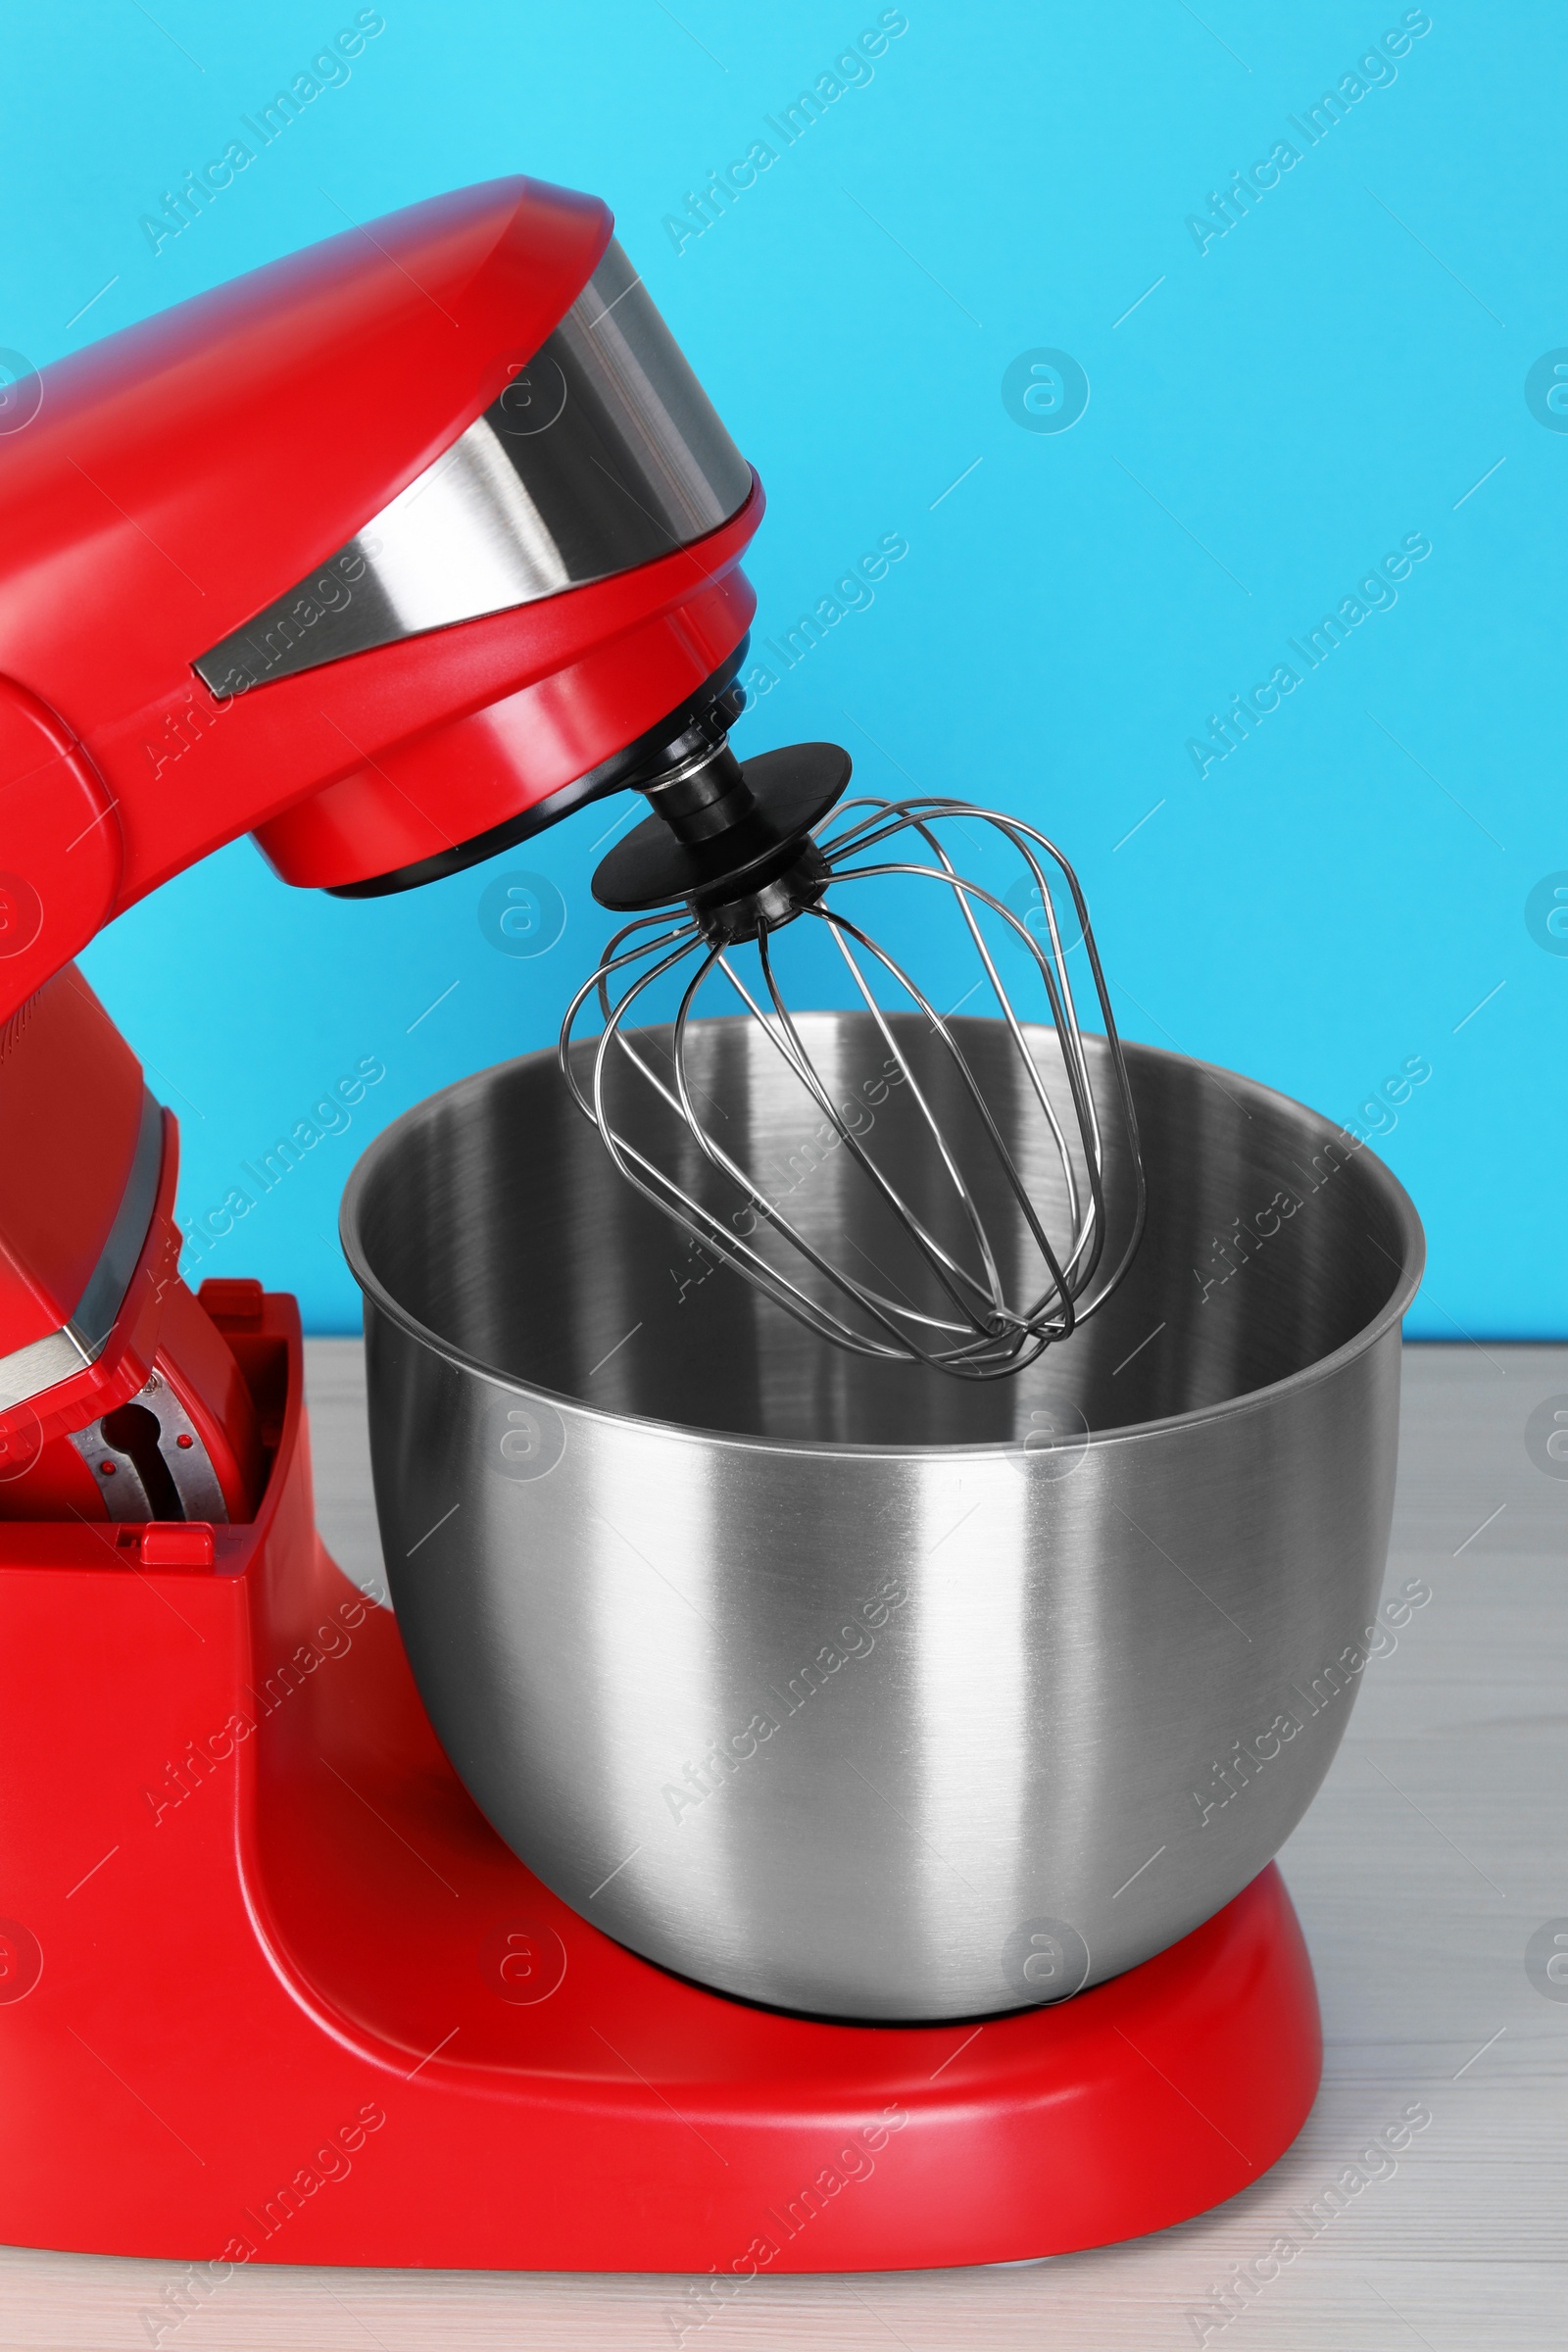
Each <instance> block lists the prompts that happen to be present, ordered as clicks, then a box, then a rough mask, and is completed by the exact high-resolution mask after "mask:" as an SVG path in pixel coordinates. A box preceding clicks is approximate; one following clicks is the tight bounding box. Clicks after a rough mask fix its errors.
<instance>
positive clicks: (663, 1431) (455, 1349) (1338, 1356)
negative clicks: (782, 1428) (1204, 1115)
mask: <svg viewBox="0 0 1568 2352" xmlns="http://www.w3.org/2000/svg"><path fill="white" fill-rule="evenodd" d="M725 1017H726V1018H734V1019H736V1020H741V1019H745V1018H746V1017H747V1016H746V1015H744V1014H741V1015H734V1016H725ZM799 1017H800V1018H802V1019H808V1020H809V1019H810V1018H812V1017H826V1018H830V1019H831V1018H833V1017H835V1012H834V1010H833V1009H832V1008H826V1009H825V1011H824V1010H818V1011H817V1012H816V1013H815V1015H814V1016H813V1013H812V1012H807V1013H804V1014H802V1015H800V1016H799ZM843 1017H846V1018H850V1019H853V1018H854V1017H855V1015H854V1013H853V1011H852V1012H850V1013H848V1014H845V1015H843ZM984 1017H985V1016H984V1015H979V1016H976V1015H966V1016H964V1017H963V1019H962V1020H960V1021H958V1022H956V1024H955V1025H956V1026H959V1027H963V1026H968V1025H969V1023H970V1021H974V1022H975V1023H976V1025H978V1022H979V1020H981V1019H983V1018H984ZM711 1025H712V1026H714V1027H716V1026H718V1023H717V1022H716V1021H715V1022H714V1023H712V1024H711ZM1023 1028H1024V1030H1025V1033H1026V1034H1027V1033H1028V1032H1029V1031H1030V1030H1033V1029H1039V1030H1040V1031H1041V1032H1042V1034H1043V1035H1046V1036H1050V1035H1052V1034H1053V1033H1052V1031H1051V1030H1050V1029H1049V1027H1048V1026H1047V1025H1046V1024H1044V1023H1041V1022H1034V1021H1026V1022H1025V1023H1023ZM1098 1035H1099V1032H1097V1031H1093V1030H1086V1031H1085V1032H1084V1036H1085V1040H1086V1042H1088V1041H1091V1040H1093V1039H1095V1038H1096V1037H1097V1036H1098ZM1119 1042H1120V1044H1121V1048H1122V1052H1123V1054H1125V1055H1126V1056H1127V1059H1128V1060H1129V1062H1136V1061H1143V1060H1147V1061H1155V1062H1165V1063H1170V1064H1173V1065H1180V1066H1182V1067H1184V1068H1187V1069H1192V1070H1197V1071H1199V1072H1201V1074H1202V1075H1203V1076H1204V1077H1205V1078H1209V1079H1211V1080H1213V1081H1214V1082H1215V1083H1216V1084H1217V1085H1219V1086H1220V1087H1221V1090H1222V1092H1225V1093H1227V1094H1234V1093H1235V1091H1236V1090H1237V1089H1238V1088H1240V1089H1242V1090H1244V1091H1245V1092H1246V1093H1247V1094H1248V1095H1250V1097H1251V1098H1252V1100H1253V1101H1256V1102H1260V1103H1279V1104H1281V1105H1282V1106H1283V1107H1284V1108H1285V1109H1287V1110H1289V1111H1291V1112H1294V1113H1295V1114H1296V1115H1297V1116H1298V1117H1305V1118H1306V1119H1309V1120H1311V1121H1312V1122H1314V1124H1315V1125H1316V1126H1318V1127H1319V1128H1320V1129H1321V1130H1322V1134H1323V1139H1324V1141H1325V1142H1330V1141H1332V1142H1341V1141H1347V1142H1348V1144H1349V1146H1350V1149H1351V1150H1352V1151H1354V1152H1365V1151H1366V1150H1367V1148H1368V1144H1369V1140H1370V1139H1368V1138H1367V1137H1364V1136H1363V1137H1361V1138H1359V1139H1356V1138H1354V1137H1351V1136H1350V1134H1349V1130H1348V1128H1345V1127H1336V1126H1335V1125H1334V1124H1333V1122H1332V1121H1331V1120H1329V1119H1328V1118H1326V1117H1325V1116H1324V1114H1323V1113H1322V1112H1321V1111H1316V1110H1313V1109H1312V1108H1311V1106H1310V1105H1309V1104H1308V1103H1301V1102H1299V1101H1298V1100H1297V1099H1296V1097H1295V1096H1293V1095H1287V1094H1286V1093H1284V1091H1283V1090H1282V1089H1281V1088H1279V1087H1274V1086H1268V1085H1266V1084H1265V1083H1264V1082H1263V1080H1261V1079H1259V1078H1248V1077H1244V1076H1243V1075H1242V1074H1241V1073H1240V1072H1238V1071H1235V1070H1230V1069H1226V1068H1225V1067H1224V1065H1223V1064H1222V1063H1219V1062H1212V1061H1202V1060H1200V1059H1199V1057H1198V1056H1197V1055H1196V1054H1179V1053H1175V1052H1173V1051H1172V1050H1171V1049H1170V1048H1169V1047H1165V1046H1152V1045H1148V1044H1146V1043H1145V1042H1143V1041H1142V1040H1138V1039H1128V1038H1123V1039H1121V1040H1120V1041H1119ZM556 1059H557V1049H556V1047H554V1046H543V1047H540V1048H538V1049H537V1050H536V1051H535V1052H533V1053H531V1054H513V1055H512V1056H511V1057H510V1058H509V1059H508V1060H506V1061H497V1062H490V1063H487V1064H486V1065H485V1067H484V1068H483V1069H479V1070H470V1071H469V1072H468V1073H467V1074H466V1076H465V1077H462V1078H457V1079H454V1080H453V1081H452V1083H451V1084H450V1085H448V1086H443V1087H439V1088H437V1090H436V1091H435V1093H433V1094H429V1095H424V1096H421V1098H420V1099H419V1101H418V1102H417V1103H410V1105H409V1107H408V1109H407V1110H404V1111H400V1112H399V1114H398V1116H397V1117H396V1118H395V1119H393V1120H391V1121H390V1122H389V1123H388V1125H387V1126H385V1127H383V1128H382V1130H381V1132H380V1134H379V1135H377V1136H374V1137H372V1139H371V1141H370V1142H369V1143H368V1145H367V1146H366V1148H365V1150H364V1151H363V1152H361V1154H360V1156H359V1158H358V1159H357V1160H356V1161H355V1163H354V1166H353V1167H352V1168H351V1170H350V1171H349V1176H348V1181H347V1182H346V1184H345V1185H344V1188H343V1198H342V1203H341V1206H340V1208H339V1211H338V1238H339V1241H340V1243H341V1246H342V1250H343V1254H344V1256H345V1258H346V1259H347V1261H348V1266H349V1271H350V1273H351V1274H352V1275H353V1276H354V1279H355V1281H356V1282H357V1283H358V1285H359V1287H360V1290H361V1291H362V1293H363V1294H364V1296H365V1298H366V1299H367V1300H368V1302H369V1303H370V1304H371V1305H373V1306H374V1307H376V1308H377V1309H378V1310H379V1312H380V1313H382V1314H383V1315H385V1316H386V1317H387V1319H388V1320H389V1321H390V1322H392V1323H394V1324H396V1325H397V1326H398V1327H399V1328H400V1329H401V1330H402V1331H404V1332H405V1333H406V1334H407V1335H408V1336H409V1338H411V1339H414V1340H417V1341H418V1342H419V1343H420V1345H421V1346H423V1347H424V1348H428V1349H429V1350H430V1351H431V1352H432V1353H433V1354H435V1355H439V1356H442V1357H444V1358H445V1360H446V1361H447V1362H448V1363H450V1364H452V1365H454V1366H455V1367H457V1368H458V1369H460V1370H463V1371H466V1372H470V1373H472V1374H474V1375H475V1376H476V1377H477V1378H479V1379H480V1380H484V1381H488V1382H489V1383H490V1385H491V1386H492V1387H493V1388H498V1389H503V1390H506V1391H508V1392H509V1393H510V1394H513V1395H515V1396H518V1397H536V1398H538V1399H540V1400H541V1401H542V1402H544V1403H546V1404H548V1405H550V1406H551V1408H552V1409H553V1410H554V1411H556V1412H558V1413H562V1414H564V1415H571V1416H575V1417H576V1418H578V1419H580V1420H582V1421H586V1422H601V1423H603V1424H604V1425H605V1426H606V1427H607V1428H612V1429H618V1430H628V1429H632V1430H638V1431H646V1432H648V1433H649V1434H650V1435H657V1436H661V1437H665V1438H677V1439H683V1440H685V1441H687V1442H688V1443H691V1444H696V1445H702V1446H739V1447H741V1448H743V1449H744V1450H746V1451H749V1452H760V1453H778V1454H795V1455H802V1454H804V1455H811V1454H826V1455H830V1456H833V1457H841V1456H846V1455H863V1456H866V1457H868V1458H870V1459H873V1460H882V1461H909V1460H920V1461H951V1460H956V1459H963V1460H967V1461H974V1462H980V1461H985V1460H998V1461H1009V1462H1015V1461H1016V1459H1017V1457H1018V1456H1019V1455H1020V1454H1022V1453H1023V1452H1024V1450H1025V1449H1024V1447H1023V1446H1022V1445H1021V1444H1019V1443H1018V1442H1017V1441H1016V1440H1004V1439H996V1438H991V1439H982V1440H980V1441H979V1442H977V1443H975V1444H963V1445H952V1446H940V1445H917V1444H906V1445H890V1444H888V1443H886V1442H882V1443H878V1444H861V1443H859V1442H858V1441H855V1440H849V1439H841V1438H769V1437H759V1436H757V1435H756V1434H755V1433H752V1432H748V1431H745V1430H725V1429H709V1428H706V1427H702V1426H699V1425H698V1424H697V1423H695V1422H689V1421H668V1420H663V1419H662V1418H661V1417H660V1416H659V1415H657V1414H654V1413H622V1412H614V1411H612V1410H611V1409H609V1408H608V1407H606V1406H604V1405H596V1404H590V1403H588V1402H587V1401H586V1400H585V1399H583V1398H581V1397H573V1396H571V1395H570V1394H568V1393H567V1392H566V1391H564V1390H560V1389H550V1388H546V1387H545V1386H544V1385H543V1383H541V1382H537V1381H530V1380H526V1379H524V1378H522V1377H521V1376H519V1375H517V1374H515V1373H510V1372H502V1371H500V1370H498V1369H497V1367H496V1366H495V1365H493V1364H487V1363H485V1362H484V1361H483V1359H482V1358H481V1357H479V1356H476V1355H473V1354H471V1353H470V1352H469V1351H468V1350H467V1349H466V1348H462V1347H460V1346H459V1345H458V1344H457V1342H456V1341H453V1340H447V1339H444V1338H443V1337H442V1336H441V1335H440V1334H439V1333H438V1332H435V1331H432V1330H431V1329H430V1328H429V1326H428V1325H427V1324H424V1323H421V1322H420V1321H419V1319H418V1317H417V1315H415V1314H414V1313H413V1312H412V1311H411V1310H410V1309H409V1308H407V1307H406V1306H404V1305H403V1304H402V1303H401V1301H400V1300H398V1299H395V1298H394V1297H393V1296H392V1294H391V1292H390V1291H389V1290H388V1289H387V1288H386V1286H385V1284H384V1283H383V1282H382V1281H381V1279H380V1277H379V1276H378V1275H377V1274H376V1273H375V1271H374V1269H373V1268H372V1267H371V1265H370V1264H369V1261H368V1256H367V1254H366V1251H365V1249H364V1245H363V1243H362V1240H361V1237H360V1232H359V1208H360V1202H361V1199H362V1197H363V1195H364V1193H365V1190H366V1188H367V1186H368V1184H369V1182H370V1181H371V1179H372V1177H373V1176H374V1173H375V1170H376V1168H377V1166H378V1165H379V1164H380V1162H381V1160H382V1159H384V1158H385V1157H387V1156H388V1154H389V1153H391V1152H394V1151H395V1150H396V1149H397V1142H398V1139H399V1138H400V1137H401V1136H403V1135H405V1134H407V1133H408V1132H410V1131H412V1129H413V1128H414V1127H416V1126H417V1124H419V1123H420V1122H422V1121H425V1120H428V1119H430V1118H433V1117H434V1116H435V1115H436V1114H437V1111H438V1109H439V1107H440V1106H441V1105H443V1104H445V1103H454V1102H458V1101H461V1100H462V1098H463V1097H465V1096H466V1095H470V1094H479V1093H482V1092H484V1091H485V1090H486V1089H487V1088H489V1087H491V1086H493V1085H495V1084H496V1083H497V1082H498V1081H499V1080H500V1079H502V1078H503V1077H504V1076H505V1075H506V1074H507V1073H508V1072H510V1071H513V1070H517V1069H521V1068H524V1067H528V1066H532V1065H534V1064H537V1063H539V1062H543V1061H547V1060H548V1061H550V1062H555V1060H556ZM1364 1164H1365V1166H1366V1167H1367V1168H1368V1169H1369V1170H1370V1171H1371V1173H1370V1174H1369V1175H1368V1178H1367V1181H1368V1182H1370V1183H1371V1184H1373V1185H1374V1186H1375V1187H1377V1188H1379V1189H1380V1191H1381V1194H1382V1196H1383V1199H1384V1201H1385V1202H1386V1204H1387V1205H1388V1207H1389V1208H1390V1209H1391V1210H1392V1211H1393V1213H1394V1217H1395V1220H1396V1222H1397V1225H1398V1227H1399V1230H1400V1232H1401V1234H1402V1236H1403V1242H1404V1249H1403V1254H1402V1262H1401V1263H1400V1265H1399V1267H1398V1270H1397V1279H1396V1281H1395V1283H1394V1286H1393V1288H1392V1290H1391V1291H1390V1294H1389V1297H1388V1298H1387V1299H1386V1300H1385V1301H1384V1303H1383V1305H1382V1306H1381V1307H1380V1308H1379V1309H1378V1311H1377V1313H1376V1314H1375V1315H1373V1316H1372V1317H1371V1318H1370V1320H1369V1321H1368V1322H1366V1323H1365V1324H1363V1325H1362V1327H1361V1329H1360V1330H1359V1331H1357V1332H1355V1333H1353V1334H1352V1336H1351V1337H1350V1338H1349V1339H1348V1340H1347V1341H1345V1342H1344V1343H1343V1345H1342V1346H1340V1347H1339V1348H1334V1349H1333V1350H1332V1351H1331V1352H1330V1353H1329V1354H1328V1355H1324V1356H1319V1357H1318V1358H1317V1360H1316V1361H1315V1362H1314V1363H1310V1364H1304V1365H1302V1366H1301V1367H1300V1369H1299V1371H1296V1372H1290V1373H1287V1374H1286V1376H1285V1378H1284V1379H1283V1380H1275V1381H1269V1382H1267V1383H1265V1385H1264V1386H1263V1387H1262V1388H1258V1389H1248V1390H1245V1391H1244V1392H1243V1393H1242V1394H1241V1395H1240V1396H1237V1397H1225V1398H1223V1399H1222V1400H1221V1401H1220V1402H1219V1403H1218V1404H1205V1405H1198V1406H1195V1407H1193V1408H1191V1409H1190V1410H1188V1411H1186V1412H1181V1413H1167V1414H1163V1415H1161V1416H1159V1417H1158V1418H1156V1419H1153V1420H1149V1421H1129V1422H1124V1423H1118V1424H1117V1426H1116V1427H1115V1428H1113V1429H1103V1430H1099V1429H1097V1430H1092V1431H1091V1432H1090V1433H1089V1443H1088V1447H1087V1451H1088V1453H1093V1452H1094V1451H1095V1450H1096V1448H1097V1447H1099V1446H1111V1445H1124V1444H1128V1443H1133V1442H1139V1441H1146V1442H1147V1441H1149V1440H1152V1439H1158V1438H1162V1437H1165V1436H1168V1435H1170V1434H1172V1433H1174V1432H1178V1431H1181V1430H1186V1429H1194V1428H1205V1427H1208V1426H1210V1425H1212V1424H1214V1423H1216V1422H1220V1421H1226V1420H1232V1419H1235V1418H1238V1417H1240V1416H1241V1415H1243V1414H1247V1413H1254V1412H1261V1411H1266V1410H1267V1409H1269V1408H1270V1407H1271V1406H1273V1405H1276V1404H1278V1403H1280V1402H1281V1401H1282V1400H1284V1399H1286V1398H1289V1397H1293V1396H1295V1395H1298V1394H1299V1393H1301V1392H1304V1391H1305V1390H1307V1389H1310V1388H1315V1387H1317V1386H1319V1385H1320V1384H1321V1383H1322V1382H1324V1381H1328V1380H1332V1379H1333V1378H1334V1377H1335V1376H1336V1375H1337V1374H1338V1373H1340V1372H1342V1371H1344V1370H1345V1369H1346V1368H1347V1367H1348V1365H1350V1364H1351V1363H1353V1362H1355V1361H1356V1360H1357V1358H1359V1357H1360V1356H1362V1355H1365V1354H1367V1353H1369V1352H1370V1350H1371V1349H1372V1348H1375V1347H1376V1346H1377V1344H1378V1342H1379V1341H1380V1340H1382V1339H1383V1338H1384V1337H1385V1335H1386V1334H1387V1333H1388V1332H1389V1331H1390V1329H1391V1328H1393V1327H1395V1326H1397V1324H1399V1323H1400V1322H1402V1320H1403V1318H1404V1315H1405V1313H1406V1311H1407V1309H1408V1307H1409V1305H1410V1302H1411V1300H1412V1299H1414V1297H1415V1294H1416V1292H1417V1291H1418V1290H1419V1289H1420V1287H1421V1279H1422V1276H1423V1274H1424V1272H1425V1269H1426V1234H1425V1232H1424V1230H1423V1228H1422V1224H1421V1219H1420V1216H1419V1215H1418V1213H1417V1211H1416V1206H1415V1203H1414V1201H1412V1200H1411V1199H1410V1196H1409V1194H1408V1193H1407V1192H1406V1191H1405V1189H1404V1186H1403V1185H1402V1184H1401V1183H1400V1182H1399V1179H1398V1178H1397V1176H1396V1175H1395V1173H1394V1171H1393V1169H1392V1168H1391V1167H1389V1166H1388V1164H1387V1162H1386V1161H1384V1160H1382V1159H1380V1158H1379V1157H1378V1156H1377V1154H1376V1153H1375V1152H1374V1153H1373V1154H1372V1157H1371V1159H1370V1160H1369V1161H1367V1162H1365V1163H1364Z"/></svg>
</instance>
